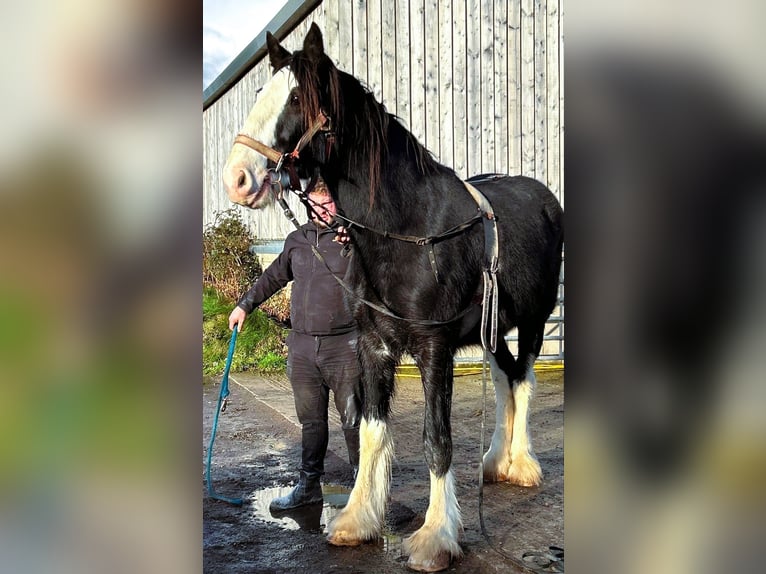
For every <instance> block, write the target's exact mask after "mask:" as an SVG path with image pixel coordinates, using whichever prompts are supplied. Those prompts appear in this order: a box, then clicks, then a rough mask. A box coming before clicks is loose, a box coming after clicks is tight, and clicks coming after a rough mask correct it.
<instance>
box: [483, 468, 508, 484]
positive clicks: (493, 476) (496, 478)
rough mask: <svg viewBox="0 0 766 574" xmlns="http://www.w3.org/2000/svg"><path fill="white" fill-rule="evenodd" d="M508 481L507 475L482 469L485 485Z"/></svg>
mask: <svg viewBox="0 0 766 574" xmlns="http://www.w3.org/2000/svg"><path fill="white" fill-rule="evenodd" d="M506 480H508V475H507V474H505V473H503V472H500V471H497V470H489V469H486V468H485V469H484V482H485V483H494V482H505V481H506Z"/></svg>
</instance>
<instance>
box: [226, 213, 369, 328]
mask: <svg viewBox="0 0 766 574" xmlns="http://www.w3.org/2000/svg"><path fill="white" fill-rule="evenodd" d="M304 233H305V235H304ZM334 237H335V232H334V231H332V230H330V229H318V228H317V226H316V225H315V224H314V223H312V222H308V223H305V224H303V225H302V226H301V228H300V230H295V231H293V232H292V233H290V235H288V236H287V239H285V247H284V249H283V250H282V253H280V254H279V256H278V257H277V258H276V259H275V260H274V262H273V263H272V264H271V265H269V266H268V267H267V268H266V270H265V271H264V272H263V275H261V276H260V277H259V278H258V280H257V281H256V282H255V284H254V285H253V286H252V287H251V288H250V289H249V290H248V291H247V293H245V295H244V296H243V297H242V298H241V299H240V300H239V303H237V305H238V306H239V307H242V309H244V310H245V311H246V312H247V313H248V314H249V313H251V312H252V310H253V309H255V308H256V307H257V306H258V305H260V304H261V303H263V302H264V301H265V300H266V299H268V298H269V297H271V296H272V295H274V293H276V292H277V291H279V290H280V289H281V288H282V287H284V286H285V285H287V283H288V282H290V281H294V283H293V286H292V292H291V294H290V322H291V324H292V329H293V330H294V331H296V332H298V333H305V334H308V335H338V334H341V333H348V332H349V331H352V330H353V329H354V328H355V326H356V324H355V322H354V320H353V318H352V316H351V313H350V312H349V310H348V307H347V305H346V303H345V299H344V293H345V291H344V289H343V287H341V286H340V285H339V284H338V282H337V281H336V280H335V279H334V278H333V277H332V276H331V275H330V272H329V271H328V269H327V267H326V266H325V265H324V263H322V262H321V261H320V260H319V259H317V258H316V257H315V256H314V254H313V253H312V251H311V245H312V244H313V245H315V246H317V247H318V249H319V252H320V253H321V254H322V257H324V259H325V261H326V262H327V264H328V265H329V267H330V269H331V270H332V271H333V273H335V275H337V276H338V277H340V278H341V279H343V277H344V275H345V274H346V268H347V267H348V262H349V259H348V257H345V256H344V255H343V254H342V253H341V250H342V246H341V245H340V244H339V243H336V242H334V241H333V238H334Z"/></svg>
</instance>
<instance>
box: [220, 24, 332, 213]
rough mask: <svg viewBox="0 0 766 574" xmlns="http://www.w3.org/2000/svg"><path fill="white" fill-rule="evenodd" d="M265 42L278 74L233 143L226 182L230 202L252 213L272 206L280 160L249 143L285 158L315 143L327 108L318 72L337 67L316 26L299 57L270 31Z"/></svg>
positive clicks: (306, 156)
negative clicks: (314, 130) (313, 130)
mask: <svg viewBox="0 0 766 574" xmlns="http://www.w3.org/2000/svg"><path fill="white" fill-rule="evenodd" d="M266 43H267V45H268V51H269V60H270V63H271V66H272V68H273V70H274V75H273V76H272V78H271V80H269V81H268V82H267V83H266V85H264V86H263V88H262V89H261V90H260V92H259V94H258V98H257V100H256V102H255V105H254V106H253V109H252V110H251V111H250V115H249V116H248V117H247V120H246V121H245V125H244V126H243V127H242V129H241V130H240V132H239V133H240V134H241V135H244V136H246V138H238V140H239V141H236V142H235V143H234V146H233V147H232V150H231V152H230V154H229V158H228V160H227V161H226V165H225V166H224V168H223V183H224V187H225V188H226V192H227V193H228V195H229V199H231V201H233V202H234V203H238V204H240V205H244V206H247V207H251V208H261V207H265V206H266V205H268V204H269V203H270V202H271V200H272V194H271V193H270V191H271V188H272V186H271V183H272V179H273V177H274V172H273V171H270V169H271V168H273V167H274V165H275V163H274V162H275V160H274V157H272V158H271V159H269V158H267V157H266V156H265V155H263V152H262V151H261V152H259V151H256V150H255V149H253V148H252V147H251V146H250V145H249V144H248V143H246V142H248V141H250V143H251V144H252V140H255V141H256V142H260V143H261V144H264V146H265V147H267V148H272V149H273V150H276V152H278V154H279V155H283V154H286V153H289V152H292V151H293V150H295V149H296V146H298V145H299V142H301V143H303V142H302V141H301V138H302V137H303V138H304V140H311V139H314V138H313V135H312V134H307V132H308V131H309V130H310V129H311V128H312V127H313V126H315V125H317V118H320V117H322V116H320V110H321V109H322V108H323V105H324V104H325V102H323V101H321V100H322V97H321V92H322V90H321V86H320V79H319V78H320V73H319V72H320V70H324V71H325V72H326V71H327V70H329V69H330V68H333V67H334V66H333V65H332V63H331V62H330V60H329V58H328V57H327V56H326V55H325V53H324V45H323V41H322V33H321V32H320V31H319V28H318V27H317V25H316V24H312V26H311V29H310V30H309V32H308V34H307V35H306V38H305V40H304V43H303V50H300V51H296V52H295V53H294V54H291V53H290V52H288V51H287V50H285V49H284V48H283V47H282V46H281V45H280V43H279V41H278V40H277V39H276V38H275V37H274V36H273V35H272V34H271V33H270V32H267V34H266ZM317 127H318V126H317ZM304 135H305V136H306V137H304ZM309 143H316V142H309V141H306V144H307V147H306V149H305V151H303V150H302V151H301V152H300V161H299V164H300V168H301V170H302V172H303V173H304V174H305V173H306V170H308V169H310V167H311V163H312V161H313V158H314V157H315V156H316V153H315V152H313V151H312V149H311V148H312V146H311V145H308V144H309ZM256 147H257V145H256ZM274 155H275V156H276V154H274Z"/></svg>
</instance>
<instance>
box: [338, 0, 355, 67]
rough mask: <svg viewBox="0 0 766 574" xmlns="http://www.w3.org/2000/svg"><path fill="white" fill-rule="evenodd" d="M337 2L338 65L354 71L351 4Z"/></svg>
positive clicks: (339, 0) (341, 1) (340, 0)
mask: <svg viewBox="0 0 766 574" xmlns="http://www.w3.org/2000/svg"><path fill="white" fill-rule="evenodd" d="M335 1H337V3H338V67H339V68H340V69H341V70H343V71H344V72H348V73H349V74H353V73H354V39H353V27H354V26H353V4H352V3H351V2H347V1H345V0H335Z"/></svg>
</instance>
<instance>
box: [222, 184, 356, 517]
mask: <svg viewBox="0 0 766 574" xmlns="http://www.w3.org/2000/svg"><path fill="white" fill-rule="evenodd" d="M308 200H309V203H310V204H311V206H312V207H313V211H314V212H315V213H313V212H311V211H310V212H309V216H310V217H311V221H309V222H308V223H306V224H304V225H302V226H301V227H300V229H297V230H295V231H293V232H292V233H290V234H289V235H288V236H287V239H286V240H285V246H284V249H283V250H282V253H280V254H279V256H278V257H277V258H276V259H275V260H274V262H273V263H272V264H271V265H270V266H269V267H268V268H267V269H266V270H265V271H264V272H263V274H262V275H261V276H260V277H259V278H258V280H257V281H256V282H255V284H254V285H253V286H252V287H251V288H250V289H249V290H248V291H247V293H246V294H245V295H244V296H243V297H242V298H241V299H240V301H239V303H237V306H236V307H235V308H234V310H233V311H232V312H231V315H230V316H229V328H230V329H234V328H235V326H236V327H237V328H238V329H241V328H242V325H243V323H244V321H245V318H246V317H247V314H248V313H250V312H251V311H252V310H253V309H254V308H255V307H257V306H258V305H260V304H261V303H263V302H264V301H265V300H266V299H268V298H269V297H271V296H272V295H273V294H274V293H276V292H277V291H279V290H280V289H281V288H282V287H284V286H285V285H287V283H288V282H289V281H293V287H292V293H291V296H290V319H291V323H292V330H291V332H290V335H289V337H288V349H289V350H288V356H287V375H288V377H289V378H290V384H291V386H292V389H293V396H294V399H295V410H296V413H297V415H298V420H299V421H300V423H301V428H302V440H301V443H302V453H301V469H300V479H299V481H298V484H297V485H296V486H295V488H293V490H292V491H291V492H289V493H288V494H287V495H285V496H282V497H279V498H275V499H274V500H272V501H271V504H270V506H269V508H270V509H271V510H272V511H281V510H288V509H291V508H297V507H299V506H305V505H307V504H315V503H319V502H322V487H321V484H320V478H321V476H322V474H323V473H324V458H325V454H326V452H327V440H328V426H327V406H328V402H329V401H328V399H329V391H330V389H332V391H333V394H334V395H335V406H336V408H337V409H338V412H339V413H340V417H341V421H342V426H343V432H344V434H345V438H346V446H347V447H348V454H349V462H350V463H351V464H352V465H353V467H354V474H356V469H357V468H358V466H359V422H360V420H361V404H360V399H359V380H360V375H361V371H360V368H359V363H358V359H357V354H356V342H357V332H356V325H355V323H354V320H353V318H352V316H351V313H350V312H349V310H348V307H347V306H346V304H345V301H344V298H343V294H344V291H343V288H342V287H341V286H340V285H339V284H338V282H337V281H336V280H335V279H334V278H333V277H332V275H331V274H330V270H332V272H333V273H334V274H335V275H337V276H339V277H343V276H344V275H345V273H346V268H347V267H348V261H349V259H348V249H346V248H345V246H344V243H345V242H346V241H347V239H345V238H343V235H339V234H336V232H335V231H333V230H332V229H331V228H330V226H331V224H332V223H333V221H334V218H335V214H336V212H337V210H336V207H335V203H334V201H333V198H332V196H331V195H330V192H329V190H328V189H327V186H326V185H325V183H324V182H323V181H322V180H321V179H319V180H318V181H317V183H316V185H315V186H314V188H313V189H312V190H311V191H310V192H309V194H308ZM312 245H313V246H315V247H316V248H317V249H318V250H319V252H320V253H321V254H322V257H324V260H325V262H326V263H327V265H325V264H324V263H322V261H320V260H319V259H318V258H317V257H316V256H315V255H314V254H313V253H312V249H311V247H312ZM328 266H329V268H330V270H328V268H327V267H328Z"/></svg>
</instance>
